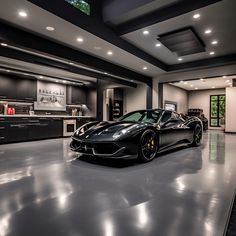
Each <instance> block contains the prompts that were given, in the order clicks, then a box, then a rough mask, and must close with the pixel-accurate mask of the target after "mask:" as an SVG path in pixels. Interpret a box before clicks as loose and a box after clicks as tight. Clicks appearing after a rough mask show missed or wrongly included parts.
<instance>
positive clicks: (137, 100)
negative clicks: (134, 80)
mask: <svg viewBox="0 0 236 236" xmlns="http://www.w3.org/2000/svg"><path fill="white" fill-rule="evenodd" d="M146 97H147V86H146V85H145V84H138V86H137V88H125V89H124V114H126V113H128V112H131V111H135V110H139V109H146Z"/></svg>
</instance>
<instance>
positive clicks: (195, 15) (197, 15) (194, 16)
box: [193, 13, 201, 19]
mask: <svg viewBox="0 0 236 236" xmlns="http://www.w3.org/2000/svg"><path fill="white" fill-rule="evenodd" d="M200 16H201V15H200V14H199V13H196V14H194V15H193V18H194V19H198V18H200Z"/></svg>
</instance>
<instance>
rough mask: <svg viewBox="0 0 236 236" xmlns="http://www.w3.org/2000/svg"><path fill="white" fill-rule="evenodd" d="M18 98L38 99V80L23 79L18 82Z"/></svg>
mask: <svg viewBox="0 0 236 236" xmlns="http://www.w3.org/2000/svg"><path fill="white" fill-rule="evenodd" d="M16 97H17V99H19V100H26V101H36V100H37V81H36V80H30V79H21V80H19V81H18V82H17V94H16Z"/></svg>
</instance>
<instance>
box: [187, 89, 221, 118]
mask: <svg viewBox="0 0 236 236" xmlns="http://www.w3.org/2000/svg"><path fill="white" fill-rule="evenodd" d="M219 94H225V89H211V90H198V91H191V92H189V108H200V109H203V113H204V115H205V117H206V118H207V119H208V120H210V95H219Z"/></svg>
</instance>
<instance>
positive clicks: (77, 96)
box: [67, 86, 87, 105]
mask: <svg viewBox="0 0 236 236" xmlns="http://www.w3.org/2000/svg"><path fill="white" fill-rule="evenodd" d="M67 104H71V105H80V104H87V88H86V87H83V86H82V87H78V86H67Z"/></svg>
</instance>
